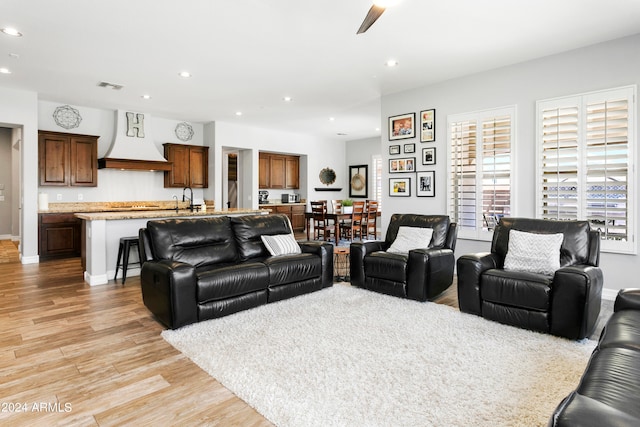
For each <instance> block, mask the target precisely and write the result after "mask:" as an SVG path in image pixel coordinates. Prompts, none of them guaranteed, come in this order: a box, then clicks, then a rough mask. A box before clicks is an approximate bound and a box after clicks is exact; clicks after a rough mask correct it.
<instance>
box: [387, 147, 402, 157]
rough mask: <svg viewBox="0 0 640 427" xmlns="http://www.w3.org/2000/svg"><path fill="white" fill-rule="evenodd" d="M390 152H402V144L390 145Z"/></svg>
mask: <svg viewBox="0 0 640 427" xmlns="http://www.w3.org/2000/svg"><path fill="white" fill-rule="evenodd" d="M389 154H391V155H393V154H400V145H390V146H389Z"/></svg>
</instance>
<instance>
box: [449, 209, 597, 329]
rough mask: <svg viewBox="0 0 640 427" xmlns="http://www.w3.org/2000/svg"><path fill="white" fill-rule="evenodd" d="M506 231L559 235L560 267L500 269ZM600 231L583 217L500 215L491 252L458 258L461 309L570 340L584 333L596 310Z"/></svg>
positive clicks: (506, 245)
mask: <svg viewBox="0 0 640 427" xmlns="http://www.w3.org/2000/svg"><path fill="white" fill-rule="evenodd" d="M510 230H517V231H524V232H528V233H536V234H558V233H562V234H563V235H564V237H563V240H562V244H561V246H560V260H559V261H560V264H559V266H560V268H559V269H558V270H556V271H555V273H552V274H550V275H547V274H540V273H535V272H525V271H514V270H505V269H504V264H505V258H506V255H507V252H508V251H509V232H510ZM599 262H600V233H599V232H598V231H596V230H591V229H590V226H589V223H588V222H587V221H552V220H542V219H531V218H509V217H504V218H502V219H501V220H500V223H499V224H498V225H497V226H496V228H495V230H494V233H493V241H492V243H491V252H490V253H489V252H482V253H476V254H466V255H462V256H461V257H459V258H458V261H457V275H458V303H459V306H460V311H462V312H465V313H471V314H476V315H478V316H482V317H484V318H486V319H490V320H494V321H497V322H500V323H504V324H508V325H512V326H518V327H521V328H525V329H531V330H534V331H538V332H545V333H550V334H553V335H558V336H561V337H565V338H569V339H575V340H578V339H583V338H585V337H588V336H589V335H590V334H591V333H592V332H593V330H594V329H595V326H596V321H597V320H598V315H599V314H600V303H601V296H602V286H603V276H602V270H601V269H600V268H599V267H598V264H599Z"/></svg>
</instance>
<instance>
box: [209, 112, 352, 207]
mask: <svg viewBox="0 0 640 427" xmlns="http://www.w3.org/2000/svg"><path fill="white" fill-rule="evenodd" d="M205 135H206V136H205V142H206V143H207V144H208V145H210V146H211V147H213V150H212V151H213V153H212V155H211V156H212V158H210V169H212V170H213V176H214V181H215V185H214V200H215V203H216V206H220V204H221V201H222V184H221V183H222V177H221V173H222V170H223V167H222V159H223V156H222V151H223V149H238V150H240V151H241V157H242V160H241V164H242V167H243V176H242V180H243V191H242V192H241V193H242V196H243V197H242V199H241V200H238V206H239V207H244V208H257V207H258V152H259V151H270V152H275V153H285V154H294V155H298V156H301V158H300V189H299V190H298V191H293V192H296V193H300V194H301V196H302V197H304V198H306V199H307V200H317V199H327V200H330V199H337V198H344V197H346V195H347V194H348V193H349V191H348V187H347V185H348V181H349V179H348V176H347V175H348V167H347V163H346V158H345V157H346V148H345V144H346V143H345V142H344V141H337V140H329V139H320V138H316V137H313V136H309V135H303V134H297V133H290V132H280V131H274V130H270V129H262V128H257V127H251V126H247V125H244V124H241V123H230V122H215V123H208V124H206V125H205ZM239 163H240V162H239ZM325 167H330V168H332V169H333V170H334V171H335V172H336V182H335V183H333V184H332V185H331V186H330V187H331V188H334V187H336V188H337V187H341V188H342V192H324V191H316V190H315V188H316V187H326V186H324V185H323V184H322V183H320V179H319V174H320V171H321V170H322V169H323V168H325ZM210 176H211V175H210ZM287 192H292V191H287ZM280 193H281V191H276V190H272V191H270V192H269V196H270V198H272V199H273V198H276V199H277V197H278V196H279V194H280Z"/></svg>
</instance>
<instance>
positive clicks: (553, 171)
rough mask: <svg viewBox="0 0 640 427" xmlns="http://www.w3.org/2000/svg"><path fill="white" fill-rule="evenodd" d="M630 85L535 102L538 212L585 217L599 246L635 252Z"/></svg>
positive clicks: (632, 97)
mask: <svg viewBox="0 0 640 427" xmlns="http://www.w3.org/2000/svg"><path fill="white" fill-rule="evenodd" d="M635 92H636V89H635V87H626V88H620V89H613V90H607V91H600V92H592V93H587V94H582V95H577V96H571V97H565V98H556V99H550V100H544V101H538V103H537V128H538V130H537V149H538V152H537V158H538V159H537V167H536V170H537V176H538V177H537V187H536V195H537V199H536V200H537V201H536V205H537V206H536V208H537V213H536V214H537V216H538V217H539V218H545V219H556V220H575V219H586V220H588V221H589V222H590V223H591V227H592V228H594V229H598V230H600V232H601V233H602V240H603V241H602V245H601V248H602V250H603V251H609V252H621V253H635V244H634V232H633V230H634V224H633V222H634V218H635V216H634V215H635V214H634V209H633V194H634V192H633V186H634V182H635V179H634V178H633V175H634V168H633V164H632V163H633V158H634V157H633V148H634V144H635V136H634V135H635V126H634V123H635V120H634V117H635V114H636V113H635Z"/></svg>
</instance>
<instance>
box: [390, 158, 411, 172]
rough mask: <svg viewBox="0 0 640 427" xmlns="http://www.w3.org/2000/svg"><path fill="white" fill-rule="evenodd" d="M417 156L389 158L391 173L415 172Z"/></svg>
mask: <svg viewBox="0 0 640 427" xmlns="http://www.w3.org/2000/svg"><path fill="white" fill-rule="evenodd" d="M415 171H416V158H415V157H401V158H393V159H389V173H402V172H415Z"/></svg>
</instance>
